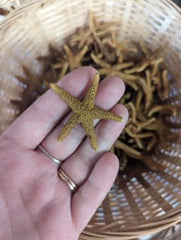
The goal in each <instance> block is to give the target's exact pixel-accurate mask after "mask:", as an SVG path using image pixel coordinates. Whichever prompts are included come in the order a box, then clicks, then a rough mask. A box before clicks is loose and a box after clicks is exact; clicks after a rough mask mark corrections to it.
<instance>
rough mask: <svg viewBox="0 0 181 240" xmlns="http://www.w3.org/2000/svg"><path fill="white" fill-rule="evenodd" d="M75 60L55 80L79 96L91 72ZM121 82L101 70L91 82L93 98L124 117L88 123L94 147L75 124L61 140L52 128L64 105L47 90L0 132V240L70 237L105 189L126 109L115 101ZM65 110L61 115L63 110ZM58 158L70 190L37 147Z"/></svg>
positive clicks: (60, 121) (58, 124)
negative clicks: (69, 69) (95, 89)
mask: <svg viewBox="0 0 181 240" xmlns="http://www.w3.org/2000/svg"><path fill="white" fill-rule="evenodd" d="M95 72H96V71H95V69H93V68H92V67H83V68H80V69H78V70H75V71H73V72H71V73H70V74H68V75H67V76H65V77H64V78H63V79H62V80H61V81H60V82H59V83H58V85H59V86H61V87H63V88H64V89H65V90H67V91H68V92H70V93H71V94H72V95H74V96H76V97H77V96H83V95H84V94H85V93H86V91H87V89H88V87H89V85H90V82H91V80H92V78H93V76H94V74H95ZM124 89H125V87H124V84H123V82H122V81H121V80H120V79H118V78H115V77H107V78H106V79H105V80H104V81H102V82H101V83H100V85H99V89H98V93H97V96H96V101H95V104H96V105H97V106H100V107H102V108H103V109H106V110H109V109H111V111H112V112H113V113H115V114H118V115H120V116H122V117H123V118H124V121H123V122H122V123H120V122H114V121H107V120H101V121H99V123H98V124H97V125H96V128H95V131H96V137H97V142H98V147H99V150H98V151H97V152H95V151H94V150H93V149H92V147H91V145H90V143H89V141H88V139H85V131H84V129H83V128H82V126H81V125H77V126H76V127H75V129H74V130H72V131H71V133H70V134H69V135H68V136H67V137H66V138H65V139H64V141H63V142H61V143H58V142H57V141H56V138H57V135H58V133H59V132H60V130H61V129H62V127H63V126H64V124H65V122H66V121H67V119H68V118H69V114H68V112H69V111H70V109H69V108H68V106H67V104H66V103H65V102H64V101H63V100H62V99H61V98H60V97H59V96H58V95H57V94H56V93H54V92H53V90H52V89H50V90H48V91H47V92H46V93H45V94H43V95H42V96H41V97H39V98H38V100H37V101H36V102H34V103H33V104H32V105H31V106H30V107H29V108H28V109H27V110H26V111H25V112H24V113H23V114H22V115H21V116H20V117H18V118H17V119H16V120H15V121H14V122H13V124H12V125H11V126H10V127H9V128H8V129H7V131H6V132H5V133H4V134H3V135H2V136H1V137H0V240H5V239H6V240H32V239H33V240H40V239H42V240H76V239H78V237H79V235H80V233H81V232H82V230H83V229H84V228H85V226H86V224H87V223H88V222H89V220H90V218H91V217H92V215H93V214H94V212H95V211H96V209H97V207H98V206H99V205H100V204H101V202H102V201H103V199H104V198H105V196H106V194H107V192H108V191H109V189H110V187H111V185H112V183H113V181H114V179H115V177H116V174H117V172H118V166H119V162H118V159H117V157H116V156H115V155H114V154H112V153H108V150H109V149H110V148H111V146H112V144H113V143H114V142H115V140H116V139H117V137H118V136H119V134H120V133H121V131H122V129H123V128H124V126H125V124H126V121H127V118H128V113H127V110H126V109H125V108H124V107H123V106H121V105H120V104H116V103H117V102H118V101H119V99H120V97H121V96H122V95H123V93H124ZM67 114H68V115H67ZM40 143H41V145H42V146H43V147H44V148H45V149H46V150H47V151H48V152H50V153H51V154H52V155H53V156H55V157H57V158H59V159H60V160H65V161H64V163H63V164H62V166H61V168H62V169H63V170H64V171H65V172H66V173H67V174H68V175H69V176H70V177H71V179H72V180H73V181H74V182H75V183H76V185H77V186H79V187H78V190H77V191H76V192H75V193H72V192H71V190H70V189H69V187H68V186H67V185H66V184H65V183H64V182H63V181H62V180H60V178H58V176H57V165H56V164H55V163H54V162H53V161H51V159H49V158H48V157H47V156H45V154H44V153H43V152H42V151H41V150H40V149H39V148H37V147H38V145H39V144H40Z"/></svg>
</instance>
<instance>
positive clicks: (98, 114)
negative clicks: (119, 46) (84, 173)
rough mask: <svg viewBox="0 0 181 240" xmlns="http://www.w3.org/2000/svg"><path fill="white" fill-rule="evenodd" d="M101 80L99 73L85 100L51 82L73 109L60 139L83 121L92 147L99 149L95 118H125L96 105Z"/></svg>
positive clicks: (117, 119) (120, 119)
mask: <svg viewBox="0 0 181 240" xmlns="http://www.w3.org/2000/svg"><path fill="white" fill-rule="evenodd" d="M99 80H100V76H99V74H98V73H97V74H95V76H94V78H93V82H92V84H91V86H90V88H89V90H88V92H87V94H86V96H85V98H84V100H83V101H79V100H78V99H77V98H75V97H73V96H71V95H70V94H69V93H68V92H67V91H65V90H64V89H62V88H60V87H58V86H57V85H56V84H55V83H51V84H50V86H51V88H52V89H53V90H54V91H55V92H56V93H58V94H59V95H60V97H61V98H62V99H63V100H64V101H65V102H66V103H67V104H68V105H69V106H70V108H71V109H72V110H73V112H74V113H73V114H72V116H71V118H70V119H69V120H68V122H67V123H66V125H65V126H64V128H63V129H62V131H61V133H60V135H59V136H58V139H57V140H58V141H62V140H63V139H64V138H65V137H66V136H67V135H68V134H69V133H70V131H71V130H72V129H73V128H74V127H75V126H76V125H77V124H79V123H82V125H83V127H84V129H85V131H86V134H87V136H88V137H89V139H90V143H91V145H92V147H93V148H94V149H95V150H97V149H98V146H97V141H96V135H95V131H94V122H93V120H94V119H109V120H114V121H123V118H122V117H120V116H117V115H115V114H113V113H111V112H106V111H104V110H102V109H100V108H98V107H96V106H95V105H94V99H95V96H96V93H97V89H98V83H99Z"/></svg>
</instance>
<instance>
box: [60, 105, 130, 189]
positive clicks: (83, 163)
mask: <svg viewBox="0 0 181 240" xmlns="http://www.w3.org/2000/svg"><path fill="white" fill-rule="evenodd" d="M111 112H113V113H115V114H117V115H119V116H122V117H123V119H124V121H123V122H116V121H109V120H101V121H100V122H99V124H98V125H97V126H96V128H95V132H96V138H97V143H98V151H97V152H95V150H94V149H93V148H92V147H91V145H90V142H89V140H88V139H86V140H85V141H84V142H83V143H82V144H81V145H80V147H79V148H78V149H77V151H75V152H74V153H73V154H72V155H71V157H70V158H68V159H67V160H66V161H65V162H64V163H63V164H62V169H63V170H64V171H65V172H66V173H67V174H68V175H69V176H71V178H72V180H73V181H74V182H75V183H76V184H77V185H78V186H79V185H80V184H82V183H83V182H84V181H85V179H86V178H87V176H88V175H89V173H90V171H91V169H92V167H93V166H94V164H95V163H96V161H97V160H98V159H99V158H100V157H101V155H102V154H103V153H105V152H107V151H109V149H110V148H111V146H112V145H113V143H114V142H115V141H116V139H117V138H118V136H119V135H120V133H121V132H122V130H123V128H124V126H125V124H126V122H127V119H128V111H127V109H126V108H125V107H124V106H122V105H120V104H117V105H116V106H114V107H113V109H112V110H111Z"/></svg>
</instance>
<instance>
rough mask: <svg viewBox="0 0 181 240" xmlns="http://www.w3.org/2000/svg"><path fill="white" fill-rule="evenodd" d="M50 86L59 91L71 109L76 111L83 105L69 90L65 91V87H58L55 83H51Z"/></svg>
mask: <svg viewBox="0 0 181 240" xmlns="http://www.w3.org/2000/svg"><path fill="white" fill-rule="evenodd" d="M50 87H51V88H52V89H53V90H54V91H55V92H56V93H58V95H59V96H60V97H61V98H62V99H63V100H64V101H65V102H66V103H67V104H68V105H69V106H70V107H71V109H72V110H73V111H74V112H76V111H78V110H79V108H80V106H81V102H80V101H79V100H78V99H77V98H75V97H73V96H71V95H70V93H68V92H67V91H65V90H64V89H63V88H61V87H58V86H57V85H56V84H55V83H50Z"/></svg>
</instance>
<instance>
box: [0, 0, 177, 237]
mask: <svg viewBox="0 0 181 240" xmlns="http://www.w3.org/2000/svg"><path fill="white" fill-rule="evenodd" d="M90 9H91V10H92V11H93V12H94V14H95V16H96V17H97V19H99V20H101V21H110V20H117V21H118V22H119V28H118V30H119V37H120V40H122V39H125V38H129V39H134V40H137V39H140V38H143V39H144V41H145V43H146V44H147V45H148V46H149V47H150V48H151V49H153V50H154V49H156V48H157V47H158V46H160V45H164V44H166V46H167V47H166V48H165V49H164V51H163V53H162V55H163V57H164V58H165V62H166V65H167V66H168V68H169V70H170V72H171V73H172V75H173V76H174V79H175V80H172V82H171V83H170V94H169V99H168V102H169V103H171V104H173V105H176V104H177V105H180V102H181V97H180V92H181V90H180V89H181V88H180V85H181V81H180V80H181V71H180V66H181V11H180V9H179V8H178V7H176V5H174V4H173V3H171V2H170V1H168V0H167V1H166V0H165V1H164V0H160V1H157V0H145V1H144V0H129V1H128V0H99V1H98V0H89V1H87V0H74V1H70V0H69V1H68V0H61V1H60V0H54V1H53V0H37V1H36V0H35V1H27V3H25V4H23V5H22V6H20V7H18V8H17V10H15V11H13V12H12V13H10V14H9V15H8V16H7V17H6V19H5V20H4V21H3V22H2V23H1V24H0V69H1V71H0V133H2V132H3V131H4V130H5V129H6V128H7V127H8V126H9V124H10V123H11V122H12V121H13V120H14V119H15V118H16V116H17V114H18V110H17V109H16V108H15V106H14V105H12V104H11V103H10V99H12V98H13V99H15V98H16V99H18V98H19V95H20V93H21V91H22V90H23V86H22V84H21V83H20V82H18V80H17V79H16V78H15V77H14V76H15V75H20V74H22V75H23V72H22V68H21V66H22V65H25V66H27V67H28V68H31V70H32V71H33V72H36V73H40V72H41V65H40V63H39V62H37V61H36V57H37V56H39V55H44V54H46V53H47V50H48V44H49V43H50V42H51V43H52V44H53V45H55V46H60V45H61V44H62V43H63V39H64V38H65V37H67V36H68V35H69V34H71V33H72V32H74V31H75V29H76V28H77V27H80V26H83V25H84V24H87V20H88V18H87V14H88V10H90ZM179 115H180V116H181V114H179ZM180 116H178V117H171V118H169V119H168V122H169V123H170V126H171V129H172V131H176V132H178V133H179V132H181V117H180ZM153 158H154V161H157V162H159V164H161V165H162V166H164V168H163V169H164V170H162V171H160V172H159V173H158V172H152V171H148V170H146V169H145V168H140V167H138V168H135V169H134V170H130V171H128V172H127V174H125V175H123V176H119V178H118V179H117V181H116V183H115V184H114V186H113V187H112V189H111V191H110V192H109V194H108V195H107V197H106V199H105V200H104V202H103V203H102V205H101V206H100V207H99V209H98V210H97V212H96V213H95V215H94V217H93V218H92V220H91V221H90V223H89V224H88V226H87V228H86V229H85V231H84V232H83V234H82V235H81V237H80V238H81V239H82V240H83V239H84V240H88V239H109V240H111V239H115V240H116V239H117V240H118V239H119V240H123V239H124V240H126V239H135V238H138V237H140V236H142V235H145V234H151V233H153V232H156V231H160V230H163V229H166V228H168V227H169V226H172V225H174V224H176V223H177V222H179V221H181V207H180V206H181V139H180V138H179V139H178V140H177V142H171V141H167V140H165V142H164V143H160V144H159V145H158V147H157V151H156V154H155V155H154V156H153Z"/></svg>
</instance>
